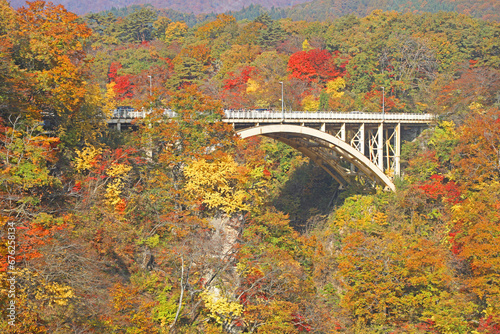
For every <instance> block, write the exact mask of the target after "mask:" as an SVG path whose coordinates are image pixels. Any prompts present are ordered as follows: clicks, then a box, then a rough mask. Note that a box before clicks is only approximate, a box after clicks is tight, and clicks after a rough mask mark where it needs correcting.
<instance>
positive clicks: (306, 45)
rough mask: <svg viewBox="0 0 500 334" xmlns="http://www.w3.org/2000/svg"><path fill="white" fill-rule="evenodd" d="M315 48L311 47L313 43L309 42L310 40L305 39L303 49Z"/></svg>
mask: <svg viewBox="0 0 500 334" xmlns="http://www.w3.org/2000/svg"><path fill="white" fill-rule="evenodd" d="M312 49H313V48H312V47H311V44H309V41H308V40H307V39H305V40H304V42H302V51H306V52H307V51H310V50H312Z"/></svg>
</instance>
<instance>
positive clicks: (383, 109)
mask: <svg viewBox="0 0 500 334" xmlns="http://www.w3.org/2000/svg"><path fill="white" fill-rule="evenodd" d="M380 88H382V120H385V87H380Z"/></svg>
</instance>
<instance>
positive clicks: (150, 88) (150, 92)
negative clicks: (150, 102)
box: [148, 75, 153, 96]
mask: <svg viewBox="0 0 500 334" xmlns="http://www.w3.org/2000/svg"><path fill="white" fill-rule="evenodd" d="M148 77H149V96H151V95H153V94H152V84H151V76H150V75H148Z"/></svg>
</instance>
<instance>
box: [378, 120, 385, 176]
mask: <svg viewBox="0 0 500 334" xmlns="http://www.w3.org/2000/svg"><path fill="white" fill-rule="evenodd" d="M377 157H378V159H377V165H378V167H379V168H380V169H381V170H382V171H383V170H384V123H380V124H379V126H378V130H377Z"/></svg>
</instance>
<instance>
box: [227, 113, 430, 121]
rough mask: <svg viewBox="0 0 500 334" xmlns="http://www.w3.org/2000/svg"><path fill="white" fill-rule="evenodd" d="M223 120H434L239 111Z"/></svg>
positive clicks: (425, 117)
mask: <svg viewBox="0 0 500 334" xmlns="http://www.w3.org/2000/svg"><path fill="white" fill-rule="evenodd" d="M224 113H225V116H226V117H225V118H226V119H229V120H243V119H251V120H281V119H282V118H283V116H284V118H285V119H287V120H307V119H311V120H312V119H314V120H377V121H382V120H390V121H400V120H405V121H432V120H434V119H435V116H434V115H431V114H409V113H397V114H396V113H384V114H382V113H365V112H359V111H352V112H324V111H320V112H306V111H293V112H285V113H281V112H280V111H257V110H249V111H240V110H225V111H224Z"/></svg>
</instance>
